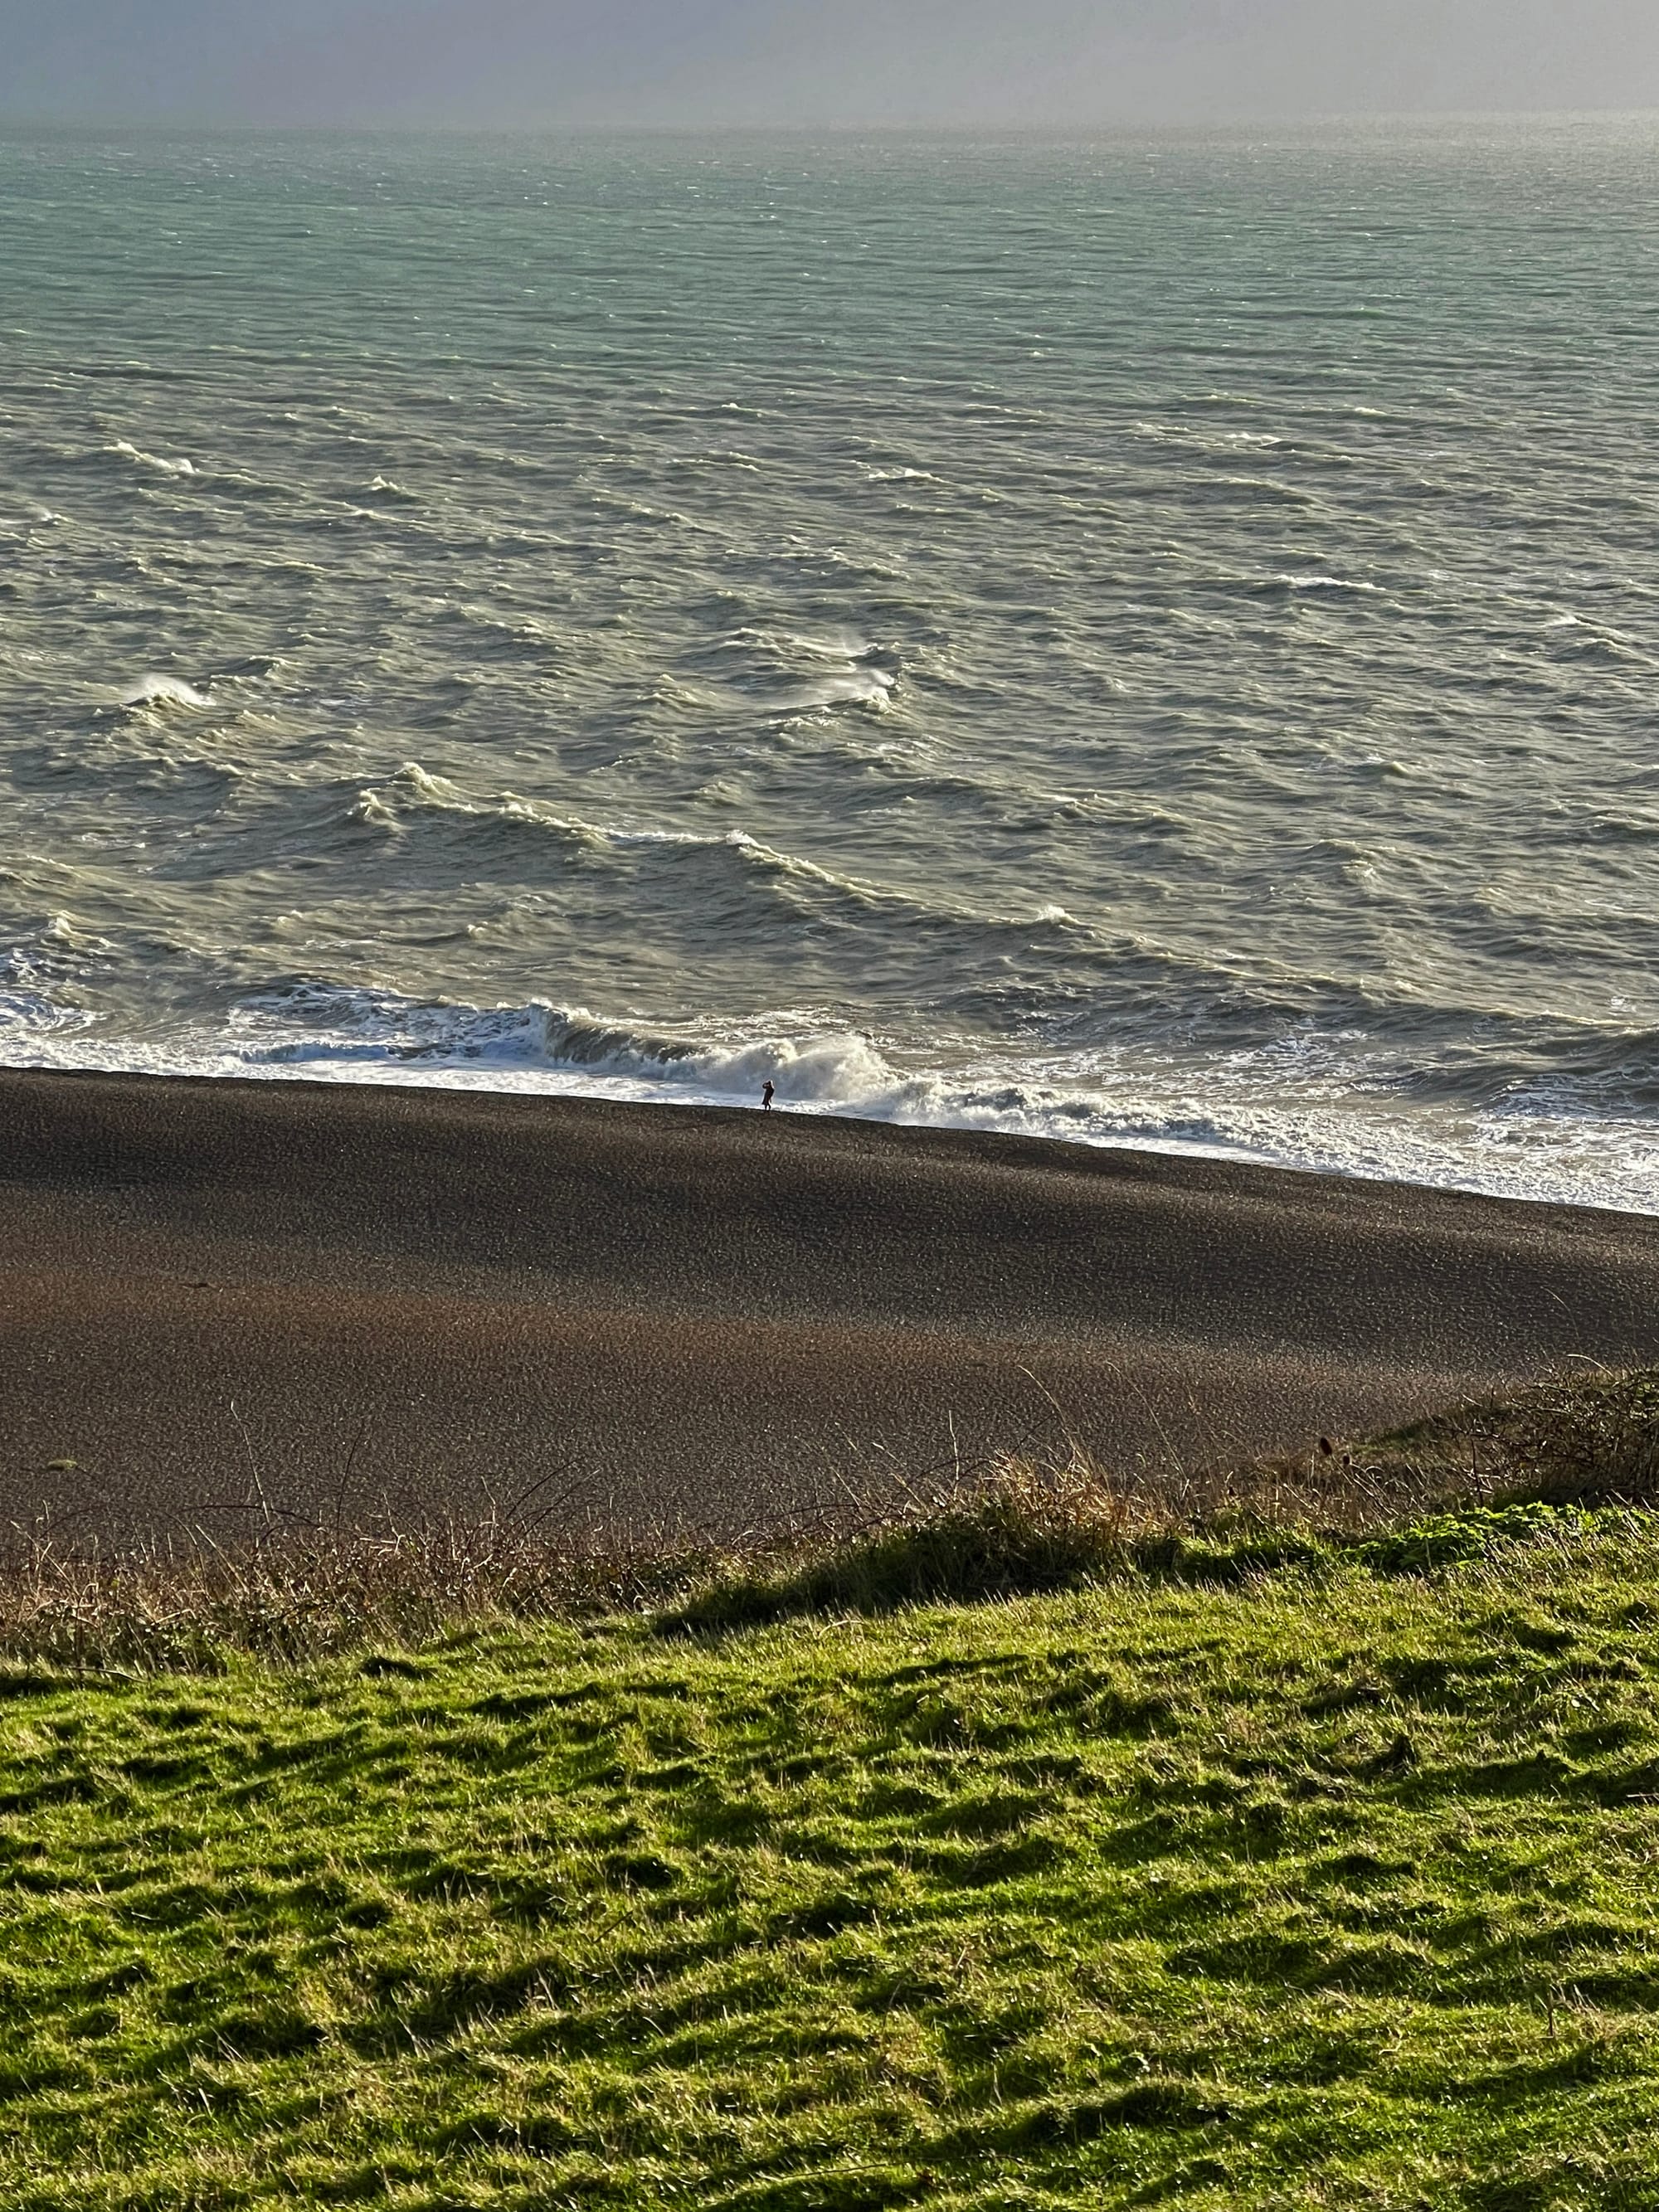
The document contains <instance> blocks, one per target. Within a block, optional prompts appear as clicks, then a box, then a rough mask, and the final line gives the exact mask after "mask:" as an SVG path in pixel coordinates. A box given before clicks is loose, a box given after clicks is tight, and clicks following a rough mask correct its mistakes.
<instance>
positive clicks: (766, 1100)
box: [761, 1084, 777, 1114]
mask: <svg viewBox="0 0 1659 2212" xmlns="http://www.w3.org/2000/svg"><path fill="white" fill-rule="evenodd" d="M776 1095H777V1094H776V1092H775V1091H774V1090H773V1088H772V1085H770V1084H767V1085H765V1087H764V1089H763V1091H762V1092H761V1112H762V1113H763V1114H769V1113H770V1112H771V1110H772V1101H773V1099H774V1098H775V1097H776Z"/></svg>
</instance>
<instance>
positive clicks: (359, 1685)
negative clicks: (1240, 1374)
mask: <svg viewBox="0 0 1659 2212" xmlns="http://www.w3.org/2000/svg"><path fill="white" fill-rule="evenodd" d="M1200 1564H1201V1563H1200ZM1244 1564H1245V1565H1247V1566H1250V1567H1252V1568H1253V1569H1256V1570H1261V1569H1263V1568H1264V1562H1263V1561H1262V1560H1261V1559H1260V1558H1258V1557H1256V1556H1255V1555H1254V1554H1252V1555H1251V1557H1250V1558H1249V1559H1246V1560H1245V1562H1244ZM1214 1565H1215V1567H1216V1572H1215V1573H1214V1574H1213V1575H1210V1576H1208V1577H1206V1576H1204V1575H1203V1574H1200V1576H1199V1578H1198V1581H1197V1583H1194V1579H1193V1562H1192V1560H1191V1559H1188V1561H1187V1562H1186V1564H1185V1565H1184V1566H1183V1565H1181V1564H1180V1563H1179V1562H1177V1563H1176V1566H1177V1567H1178V1568H1179V1571H1173V1570H1171V1571H1154V1569H1153V1568H1152V1567H1146V1566H1142V1567H1129V1566H1126V1567H1125V1568H1124V1569H1123V1571H1121V1572H1119V1573H1117V1574H1115V1576H1113V1577H1109V1579H1107V1580H1105V1581H1103V1582H1101V1583H1097V1584H1096V1585H1093V1586H1091V1587H1086V1588H1083V1589H1073V1590H1070V1591H1061V1592H1059V1593H1057V1594H1053V1595H1043V1596H1029V1597H1024V1598H1016V1599H1012V1600H1006V1601H979V1602H957V1603H954V1604H951V1605H941V1606H935V1607H921V1608H917V1607H911V1608H908V1609H906V1608H903V1607H899V1608H896V1609H889V1610H885V1611H882V1612H879V1613H866V1614H864V1615H843V1616H842V1617H839V1618H826V1617H823V1616H822V1615H817V1616H814V1615H812V1614H811V1613H796V1614H794V1615H793V1616H791V1615H790V1614H789V1613H788V1608H787V1606H784V1605H775V1606H773V1607H772V1610H773V1611H774V1612H776V1613H782V1614H783V1615H784V1617H781V1618H775V1619H773V1620H757V1621H752V1622H750V1623H749V1624H747V1625H743V1624H741V1623H740V1624H739V1625H737V1626H728V1627H726V1628H721V1629H717V1628H712V1627H709V1626H707V1625H705V1626H703V1627H702V1629H701V1630H700V1631H699V1632H696V1633H690V1632H688V1631H687V1630H686V1628H685V1626H684V1624H683V1623H682V1624H681V1625H679V1626H675V1624H673V1623H672V1622H666V1623H665V1622H664V1621H661V1620H657V1621H653V1620H650V1619H648V1618H644V1617H635V1618H632V1619H615V1618H612V1619H610V1620H589V1621H580V1620H577V1621H567V1622H564V1623H560V1622H559V1621H556V1620H548V1621H542V1622H538V1623H520V1624H519V1625H516V1626H515V1625H513V1624H511V1623H502V1622H500V1621H497V1622H495V1623H494V1624H490V1623H487V1622H486V1623H479V1624H475V1625H473V1626H466V1627H463V1628H462V1629H460V1630H459V1631H453V1632H450V1633H448V1634H447V1635H446V1636H442V1637H440V1638H437V1639H436V1640H435V1641H432V1642H429V1643H428V1644H426V1645H425V1646H424V1647H422V1648H418V1649H416V1650H397V1649H388V1650H382V1651H380V1653H378V1654H376V1653H370V1654H368V1655H367V1656H365V1655H364V1654H362V1653H361V1652H358V1653H346V1654H343V1655H341V1656H331V1657H325V1658H320V1659H310V1660H307V1661H306V1662H304V1663H302V1664H300V1665H298V1666H287V1667H284V1666H279V1665H276V1664H273V1663H271V1662H269V1661H266V1660H261V1659H259V1658H257V1657H252V1656H246V1655H239V1654H237V1653H236V1652H234V1651H230V1650H227V1651H222V1652H221V1653H220V1654H219V1655H218V1656H217V1657H216V1659H214V1661H213V1662H212V1663H211V1665H208V1666H202V1667H197V1668H194V1669H192V1670H191V1671H188V1672H178V1673H173V1674H168V1673H165V1672H162V1673H146V1672H143V1671H142V1670H139V1669H134V1670H132V1671H131V1672H128V1673H125V1674H124V1673H121V1672H119V1671H117V1670H112V1671H109V1672H107V1673H106V1674H101V1675H100V1674H94V1673H91V1672H85V1673H83V1674H81V1675H80V1676H78V1677H77V1675H76V1673H75V1671H74V1670H73V1668H69V1667H66V1666H64V1665H63V1664H61V1663H48V1662H46V1661H43V1660H42V1659H40V1657H38V1656H37V1657H35V1658H34V1659H32V1660H31V1659H28V1658H17V1659H15V1660H14V1661H13V1662H10V1664H9V1670H0V1691H3V1695H0V2203H4V2204H5V2205H6V2206H9V2207H23V2206H39V2207H42V2208H44V2207H47V2206H52V2207H58V2206H76V2207H79V2206H86V2207H92V2206H105V2205H109V2206H114V2205H124V2206H135V2207H136V2206H141V2205H142V2206H144V2207H155V2208H157V2212H160V2208H162V2207H179V2208H184V2207H204V2208H205V2207H216V2206H229V2205H235V2204H241V2203H254V2202H258V2201H274V2200H276V2199H283V2198H289V2199H298V2200H301V2201H312V2202H316V2203H373V2202H386V2203H397V2204H399V2205H405V2206H408V2207H410V2208H413V2207H416V2206H419V2207H423V2208H432V2212H436V2208H439V2207H456V2208H460V2207H478V2208H484V2207H494V2206H501V2207H507V2206H513V2207H519V2206H522V2207H525V2208H526V2212H527V2208H530V2207H546V2208H550V2209H551V2208H555V2207H562V2206H586V2207H594V2208H599V2207H605V2208H610V2207H615V2208H618V2212H620V2208H623V2207H629V2208H634V2207H659V2206H671V2205H672V2206H688V2205H696V2206H698V2207H708V2208H715V2207H719V2208H726V2212H738V2208H744V2212H762V2208H775V2212H786V2208H787V2212H807V2208H814V2207H823V2208H837V2212H841V2208H848V2212H852V2208H858V2207H865V2206H868V2207H876V2206H888V2205H908V2204H917V2205H927V2206H933V2207H940V2208H943V2207H950V2206H956V2207H964V2208H965V2207H968V2206H972V2207H975V2208H976V2212H977V2208H991V2207H1009V2208H1012V2207H1016V2206H1022V2207H1023V2206H1031V2207H1036V2206H1054V2207H1059V2206H1079V2207H1080V2206H1085V2205H1086V2206H1091V2207H1097V2206H1116V2205H1151V2204H1160V2203H1179V2204H1182V2205H1183V2206H1184V2205H1192V2206H1199V2207H1213V2208H1215V2212H1220V2208H1222V2207H1224V2206H1225V2207H1228V2208H1233V2207H1238V2206H1264V2207H1265V2206H1270V2205H1272V2206H1281V2205H1283V2206H1292V2205H1298V2206H1299V2205H1309V2206H1313V2205H1338V2204H1340V2205H1365V2206H1368V2207H1401V2208H1403V2207H1407V2206H1439V2205H1447V2206H1468V2207H1472V2208H1480V2212H1523V2208H1528V2212H1529V2208H1534V2207H1539V2208H1541V2207H1545V2206H1560V2207H1566V2206H1583V2207H1586V2208H1588V2207H1592V2206H1593V2207H1596V2208H1598V2212H1605V2209H1606V2208H1615V2209H1616V2208H1621V2207H1622V2208H1634V2207H1638V2206H1641V2207H1649V2206H1654V2207H1659V2134H1656V2130H1655V2125H1654V2124H1655V2120H1656V2116H1659V1701H1656V1687H1659V1522H1656V1520H1655V1519H1654V1518H1652V1517H1651V1516H1649V1515H1647V1514H1645V1513H1644V1512H1640V1511H1632V1510H1624V1509H1612V1510H1603V1511H1600V1512H1595V1513H1586V1512H1583V1511H1581V1510H1576V1509H1571V1508H1567V1509H1551V1510H1543V1509H1539V1508H1533V1509H1528V1510H1522V1511H1521V1512H1520V1513H1518V1514H1517V1513H1513V1512H1510V1513H1507V1514H1506V1513H1504V1512H1501V1511H1500V1512H1498V1513H1497V1514H1486V1515H1482V1514H1481V1513H1480V1512H1474V1513H1472V1514H1468V1515H1465V1516H1462V1518H1461V1519H1455V1520H1453V1521H1451V1522H1437V1523H1434V1524H1431V1526H1430V1527H1429V1528H1428V1529H1427V1531H1426V1533H1425V1532H1424V1531H1421V1530H1419V1532H1417V1534H1414V1535H1409V1536H1407V1537H1404V1538H1401V1539H1399V1540H1397V1541H1394V1542H1393V1543H1392V1544H1385V1545H1383V1546H1382V1547H1380V1548H1374V1549H1372V1550H1370V1551H1368V1552H1357V1551H1354V1550H1352V1548H1351V1549H1350V1550H1349V1552H1347V1553H1343V1552H1342V1551H1341V1549H1340V1547H1338V1548H1336V1549H1331V1550H1328V1551H1326V1552H1323V1553H1316V1554H1315V1555H1312V1556H1310V1557H1308V1558H1304V1559H1301V1561H1300V1563H1299V1564H1297V1563H1295V1562H1294V1561H1293V1562H1292V1564H1291V1565H1283V1566H1279V1567H1278V1568H1276V1569H1275V1568H1272V1567H1271V1566H1266V1567H1265V1571H1252V1572H1249V1573H1248V1574H1244V1575H1243V1579H1240V1576H1239V1574H1238V1573H1231V1574H1230V1573H1227V1572H1224V1571H1222V1570H1223V1568H1224V1567H1225V1559H1223V1556H1222V1554H1221V1553H1216V1557H1215V1561H1214ZM1164 1567H1165V1569H1166V1570H1170V1561H1169V1559H1168V1558H1167V1557H1166V1558H1165V1560H1164ZM1223 1584H1229V1585H1231V1586H1222V1585H1223ZM755 1609H756V1608H755V1607H754V1606H753V1605H752V1604H751V1605H750V1611H753V1610H755ZM760 1609H762V1610H764V1608H760ZM736 1610H737V1611H738V1612H741V1611H742V1610H743V1608H742V1607H738V1608H737V1609H736ZM707 1617H708V1616H707V1613H706V1612H705V1620H706V1619H707Z"/></svg>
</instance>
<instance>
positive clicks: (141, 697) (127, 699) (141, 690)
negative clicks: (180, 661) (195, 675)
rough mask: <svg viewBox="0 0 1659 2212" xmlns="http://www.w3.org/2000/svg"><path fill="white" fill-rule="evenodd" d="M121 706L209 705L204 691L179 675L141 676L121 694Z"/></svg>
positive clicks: (209, 700) (210, 702)
mask: <svg viewBox="0 0 1659 2212" xmlns="http://www.w3.org/2000/svg"><path fill="white" fill-rule="evenodd" d="M119 703H120V704H121V705H122V706H123V707H211V706H212V704H213V703H214V702H213V701H212V700H211V699H210V698H209V697H208V696H207V695H206V693H205V692H202V691H198V690H197V689H196V686H195V685H194V684H186V683H185V681H184V679H183V678H182V677H179V676H155V675H150V676H141V677H140V678H138V681H137V683H136V684H129V685H128V687H127V689H126V690H125V691H124V692H123V693H122V694H121V697H120V702H119Z"/></svg>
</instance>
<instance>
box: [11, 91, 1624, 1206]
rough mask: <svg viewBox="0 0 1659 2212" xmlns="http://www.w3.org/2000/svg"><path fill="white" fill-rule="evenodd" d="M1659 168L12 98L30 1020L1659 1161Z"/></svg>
mask: <svg viewBox="0 0 1659 2212" xmlns="http://www.w3.org/2000/svg"><path fill="white" fill-rule="evenodd" d="M1656 154H1659V135H1656V125H1654V124H1653V123H1652V122H1632V121H1619V120H1612V121H1609V120H1607V119H1605V118H1603V119H1601V120H1597V121H1584V120H1578V121H1571V120H1567V121H1559V122H1551V123H1544V124H1527V125H1435V126H1432V127H1427V126H1425V127H1422V128H1419V129H1416V130H1413V131H1407V132H1405V133H1404V134H1401V133H1400V132H1397V131H1396V132H1385V131H1358V132H1355V131H1349V132H1339V131H1328V132H1323V133H1320V132H1313V133H1305V134H1302V135H1297V136H1287V137H1275V138H1257V137H1243V136H1240V137H1228V138H1225V139H1221V140H1214V139H1207V140H1206V139H1200V138H1195V137H1171V138H1165V139H1158V140H1153V139H1148V140H1145V141H1130V140H1114V141H1103V142H1099V143H1066V144H1055V145H1042V144H1037V143H1031V142H1030V141H1018V140H1011V141H1007V142H1000V143H999V142H987V143H973V142H969V141H965V140H955V141H952V140H939V141H933V142H922V141H916V142H906V141H902V140H890V139H881V140H874V141H869V142H860V141H857V140H854V139H850V138H848V139H839V140H826V141H823V142H813V141H810V140H805V139H791V140H777V141H764V140H748V139H729V140H702V141H684V142H677V141H671V140H665V139H650V138H641V139H635V140H614V141H580V140H576V141H562V142H547V143H543V142H538V141H535V140H532V139H527V138H526V139H517V140H513V139H501V140H494V141H484V140H478V141H471V140H453V139H451V140H443V141H429V142H426V141H418V140H407V139H404V140H398V139H378V140H377V139H360V140H351V139H344V138H336V139H325V138H316V139H309V138H276V137H272V138H253V139H247V138H230V137H202V138H197V139H190V140H166V139H157V138H151V137H142V136H135V137H131V138H125V139H123V138H115V137H105V138H97V139H94V138H88V137H69V136H46V135H41V136H24V137H12V138H11V139H9V141H6V142H3V143H0V427H3V437H0V550H3V566H0V1059H4V1060H9V1061H10V1062H13V1063H28V1064H46V1065H53V1066H115V1067H137V1068H179V1069H194V1070H205V1071H216V1072H223V1073H259V1074H270V1075H305V1076H313V1077H314V1076H336V1077H342V1078H352V1079H374V1080H386V1079H396V1080H399V1081H424V1082H436V1083H472V1084H483V1085H490V1086H493V1087H498V1088H508V1087H511V1088H528V1089H537V1090H550V1091H584V1092H589V1093H595V1094H600V1095H614V1096H623V1097H652V1098H673V1099H690V1098H714V1099H721V1100H731V1099H738V1100H750V1099H752V1098H753V1097H755V1095H756V1093H757V1091H758V1087H759V1085H760V1084H761V1082H762V1081H763V1079H766V1078H767V1077H771V1078H772V1079H774V1080H775V1082H776V1084H777V1085H778V1087H779V1090H780V1092H781V1097H782V1098H783V1100H784V1101H785V1102H786V1103H793V1104H797V1105H799V1106H802V1107H811V1108H814V1109H830V1110H837V1111H844V1112H848V1113H855V1114H860V1115H874V1116H880V1117H886V1118H890V1119H894V1120H902V1121H937V1122H949V1123H957V1124H963V1125H967V1126H971V1127H993V1128H1002V1129H1013V1130H1023V1131H1030V1132H1035V1133H1048V1134H1053V1135H1057V1136H1065V1137H1070V1138H1075V1139H1087V1140H1091V1141H1099V1142H1114V1143H1115V1142H1132V1143H1136V1144H1153V1145H1159V1146H1177V1147H1183V1148H1195V1149H1200V1150H1207V1151H1218V1152H1228V1153H1237V1154H1243V1155H1248V1156H1251V1157H1255V1158H1267V1159H1273V1160H1280V1161H1286V1162H1291V1163H1297V1164H1306V1165H1320V1166H1331V1167H1336V1168H1340V1169H1346V1170H1355V1171H1358V1172H1362V1173H1366V1174H1374V1175H1382V1176H1397V1177H1404V1178H1408V1179H1412V1180H1416V1181H1421V1182H1447V1183H1458V1184H1464V1185H1469V1186H1474V1187H1476V1188H1486V1189H1491V1190H1498V1191H1507V1192H1514V1193H1520V1194H1534V1195H1538V1196H1554V1197H1571V1198H1579V1199H1584V1200H1592V1201H1595V1202H1598V1203H1603V1204H1610V1205H1614V1206H1626V1207H1636V1208H1644V1209H1652V1208H1655V1207H1656V1206H1659V1176H1656V1170H1659V899H1656V896H1655V894H1656V888H1659V711H1656V662H1659V632H1656V619H1655V618H1656V591H1659V566H1656V543H1659V454H1656V446H1655V441H1654V439H1653V435H1652V417H1653V407H1654V400H1655V394H1656V392H1659V356H1656V344H1655V339H1656V289H1655V284H1654V278H1653V271H1654V267H1655V247H1656V243H1659V194H1656V191H1655V185H1656V168H1659V163H1656Z"/></svg>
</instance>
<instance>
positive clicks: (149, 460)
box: [104, 438, 196, 477]
mask: <svg viewBox="0 0 1659 2212" xmlns="http://www.w3.org/2000/svg"><path fill="white" fill-rule="evenodd" d="M104 451H105V452H106V453H118V454H119V455H120V457H121V459H123V460H124V461H134V462H137V465H139V466H140V467H141V468H146V469H155V470H158V471H160V473H161V475H162V476H164V477H193V476H194V475H195V473H196V464H195V462H194V461H187V460H185V459H184V457H183V455H182V454H180V455H179V456H177V457H175V458H174V459H172V460H168V459H167V458H166V457H165V456H164V455H162V454H161V453H146V452H145V451H144V450H143V447H142V446H135V445H134V444H133V443H132V441H131V439H130V438H118V439H117V440H116V441H115V443H114V444H113V445H112V446H106V447H105V448H104Z"/></svg>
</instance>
